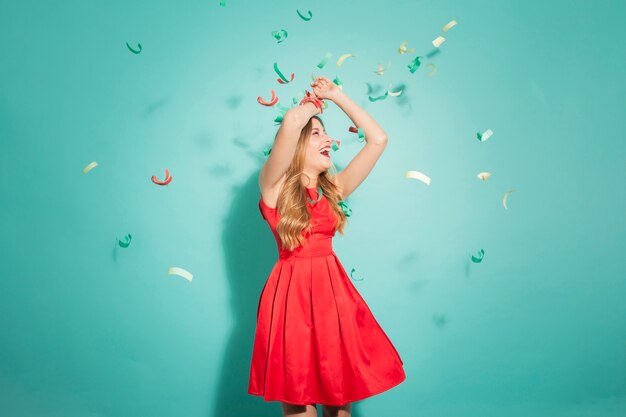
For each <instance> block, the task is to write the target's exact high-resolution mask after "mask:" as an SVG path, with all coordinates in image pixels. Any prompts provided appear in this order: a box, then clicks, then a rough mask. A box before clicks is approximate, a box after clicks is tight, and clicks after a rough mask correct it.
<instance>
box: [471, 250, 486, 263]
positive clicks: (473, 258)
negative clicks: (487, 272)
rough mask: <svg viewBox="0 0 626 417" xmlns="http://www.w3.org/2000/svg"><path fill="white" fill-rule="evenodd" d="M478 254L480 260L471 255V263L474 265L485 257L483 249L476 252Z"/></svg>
mask: <svg viewBox="0 0 626 417" xmlns="http://www.w3.org/2000/svg"><path fill="white" fill-rule="evenodd" d="M478 254H479V256H480V258H479V257H476V256H474V255H472V262H474V263H480V262H482V260H483V257H484V256H485V251H484V250H483V249H481V250H479V251H478Z"/></svg>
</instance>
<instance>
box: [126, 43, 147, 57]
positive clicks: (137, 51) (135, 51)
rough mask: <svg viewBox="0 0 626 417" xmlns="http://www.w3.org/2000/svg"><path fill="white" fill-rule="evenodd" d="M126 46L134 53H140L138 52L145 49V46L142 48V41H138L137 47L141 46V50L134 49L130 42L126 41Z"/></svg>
mask: <svg viewBox="0 0 626 417" xmlns="http://www.w3.org/2000/svg"><path fill="white" fill-rule="evenodd" d="M126 47H127V48H128V50H129V51H130V52H132V53H133V54H138V53H140V52H141V51H142V50H143V48H142V46H141V44H140V43H137V47H138V48H139V50H135V49H133V48H132V47H131V46H130V45H129V44H128V42H126Z"/></svg>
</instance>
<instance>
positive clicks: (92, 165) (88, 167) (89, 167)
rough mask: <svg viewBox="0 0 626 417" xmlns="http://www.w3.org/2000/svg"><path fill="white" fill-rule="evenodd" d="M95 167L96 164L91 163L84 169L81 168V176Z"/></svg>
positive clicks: (94, 162)
mask: <svg viewBox="0 0 626 417" xmlns="http://www.w3.org/2000/svg"><path fill="white" fill-rule="evenodd" d="M97 166H98V163H97V162H96V161H93V162H91V163H90V164H89V165H87V166H86V167H85V168H83V174H86V173H88V172H89V171H91V170H92V169H94V168H95V167H97Z"/></svg>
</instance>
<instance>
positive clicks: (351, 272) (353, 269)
mask: <svg viewBox="0 0 626 417" xmlns="http://www.w3.org/2000/svg"><path fill="white" fill-rule="evenodd" d="M354 271H356V269H355V268H352V271H350V279H351V280H353V281H363V278H361V279H354V278H353V277H352V274H354Z"/></svg>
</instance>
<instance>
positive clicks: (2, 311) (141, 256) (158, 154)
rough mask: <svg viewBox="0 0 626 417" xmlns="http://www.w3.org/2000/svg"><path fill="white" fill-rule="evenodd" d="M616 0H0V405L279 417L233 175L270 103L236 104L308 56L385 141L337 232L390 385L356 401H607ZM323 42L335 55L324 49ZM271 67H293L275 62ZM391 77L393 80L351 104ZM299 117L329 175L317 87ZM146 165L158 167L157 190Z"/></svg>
mask: <svg viewBox="0 0 626 417" xmlns="http://www.w3.org/2000/svg"><path fill="white" fill-rule="evenodd" d="M594 3H595V4H594ZM296 9H300V10H301V11H302V12H306V11H307V10H311V11H312V12H313V18H312V20H311V21H309V22H305V21H303V20H302V19H300V18H299V17H298V16H297V14H296ZM625 12H626V7H625V3H624V2H623V1H608V0H607V1H602V2H593V3H592V2H591V1H581V0H579V1H574V2H572V1H551V2H543V1H536V0H535V1H525V2H521V1H515V2H514V1H510V0H509V1H495V0H493V1H468V0H466V1H460V0H457V1H367V2H364V1H330V0H324V1H295V2H287V1H251V0H247V1H238V0H228V2H227V5H226V7H220V6H219V0H211V1H196V0H194V1H189V2H175V1H156V2H155V1H133V2H128V1H124V2H123V1H119V0H117V1H87V0H81V1H78V0H75V1H39V2H35V1H32V0H22V1H19V2H18V1H14V2H11V3H9V2H8V1H6V0H4V1H3V2H2V7H1V12H0V50H1V52H2V58H1V60H2V63H1V64H0V145H1V147H0V170H1V171H0V174H1V175H0V184H1V188H0V196H1V197H0V213H1V215H0V227H1V230H2V239H1V240H0V253H1V254H2V255H1V256H2V264H1V268H2V278H1V279H0V416H10V417H33V416H64V417H67V416H76V417H91V416H111V417H139V416H141V417H143V416H145V417H170V416H185V417H210V416H220V417H222V416H226V417H231V416H232V417H234V416H244V415H250V416H251V415H254V416H262V417H263V416H277V415H280V407H279V405H278V403H264V402H263V400H262V399H261V398H260V397H253V396H250V395H248V394H247V393H246V388H247V383H248V371H249V365H250V362H249V361H250V356H251V350H252V341H253V335H254V326H255V314H256V308H257V303H258V297H259V294H260V291H261V289H262V287H263V285H264V283H265V279H266V277H267V275H268V274H269V272H270V269H271V267H272V265H273V264H274V262H275V260H276V256H277V255H276V248H275V245H274V241H273V238H272V236H271V234H270V231H269V228H268V227H267V224H266V223H265V222H264V221H263V219H262V218H261V216H260V214H259V212H258V207H257V203H258V199H259V190H258V186H257V175H258V171H259V169H260V167H261V164H262V162H263V161H264V155H263V152H262V150H263V148H264V147H266V146H267V145H269V144H271V142H272V140H273V137H274V134H275V132H276V126H275V125H274V122H273V120H274V117H275V116H276V115H277V114H278V111H277V109H275V108H267V107H263V106H260V105H259V104H258V103H257V102H256V98H257V96H259V95H261V96H263V97H264V98H266V99H267V98H269V97H270V90H271V89H275V90H276V93H277V95H278V96H279V98H280V99H281V102H282V103H283V104H285V105H288V104H289V100H290V99H291V97H292V96H294V95H296V94H297V92H298V91H301V90H302V89H304V88H308V84H309V80H310V75H311V73H314V74H318V75H325V76H327V77H329V78H331V79H332V78H334V77H335V76H339V77H340V79H341V80H342V81H343V83H344V91H345V92H346V93H347V94H348V95H349V96H350V97H352V98H353V99H354V100H355V101H356V102H357V103H359V104H360V105H361V106H362V107H363V108H365V109H366V110H367V111H368V112H369V113H370V114H371V115H372V116H373V117H374V118H375V119H376V120H377V121H378V122H379V123H380V124H381V126H382V127H383V128H384V129H385V130H386V132H387V133H388V137H389V144H388V147H387V149H386V151H385V153H384V155H383V156H382V158H381V159H380V160H379V163H378V164H377V166H376V168H375V169H374V170H373V171H372V173H371V175H370V176H369V177H368V178H367V179H366V181H365V182H364V183H363V184H362V185H361V186H360V188H359V189H358V190H357V191H356V192H354V194H352V195H351V196H350V197H349V198H348V204H349V205H350V207H351V208H352V210H353V214H352V217H351V218H350V219H349V224H348V226H347V229H346V235H345V236H340V235H337V237H336V239H335V241H334V246H335V250H336V252H337V253H338V255H339V257H340V259H342V262H343V264H344V267H345V268H346V270H348V271H350V270H351V269H352V268H355V269H356V271H355V277H357V278H362V279H363V280H362V281H354V284H355V286H356V287H357V289H358V290H359V292H361V294H362V295H363V297H364V298H365V300H366V301H367V302H368V304H369V306H370V308H371V309H372V312H373V313H374V314H375V316H376V318H377V319H378V321H379V322H380V324H381V325H382V327H383V328H384V329H385V331H386V332H387V334H388V335H389V337H390V338H391V340H392V341H393V343H394V345H395V346H396V348H397V349H398V351H399V353H400V355H401V356H402V358H403V360H404V363H405V370H406V373H407V380H406V381H405V382H404V383H402V384H401V385H399V386H398V387H396V388H394V389H392V390H390V391H387V392H385V393H383V394H381V395H379V396H376V397H372V398H369V399H366V400H364V401H361V402H358V403H356V404H355V405H354V408H353V410H354V413H353V415H354V416H359V417H374V416H401V417H404V416H406V417H412V416H424V417H431V416H432V417H435V416H436V417H444V416H451V417H452V416H454V417H475V416H481V417H486V416H498V417H501V416H506V417H517V416H519V417H527V416H535V417H539V416H541V417H543V416H546V417H547V416H549V417H560V416H562V417H577V416H603V417H605V416H611V417H612V416H623V415H626V314H625V313H626V308H625V302H624V298H625V297H624V296H625V294H626V260H625V257H624V253H625V246H626V245H625V232H626V225H625V220H624V213H625V212H626V197H625V193H624V184H623V183H624V179H625V178H626V176H625V169H624V165H625V164H624V160H625V158H624V157H625V156H626V152H625V150H626V145H625V144H624V140H625V137H624V133H623V132H624V131H625V128H626V126H625V116H626V115H625V114H624V109H625V108H626V106H625V104H626V103H625V101H626V100H625V99H624V97H625V95H626V83H625V78H624V74H625V70H624V69H625V64H626V57H625V50H624V46H623V39H624V37H625V35H626V31H625V29H624V25H623V16H624V13H625ZM451 19H456V20H457V21H458V25H457V26H456V27H454V28H452V29H451V30H450V31H449V32H447V33H445V34H444V33H442V32H441V28H442V26H443V25H444V24H445V23H447V22H448V21H449V20H451ZM278 29H285V30H287V32H288V38H287V39H286V40H285V41H284V42H282V43H280V44H278V43H277V41H276V40H275V39H274V38H273V37H272V36H271V32H272V31H273V30H278ZM439 35H444V36H445V37H446V38H447V40H446V42H445V43H443V44H442V45H441V47H440V51H441V52H440V53H439V54H437V55H435V56H433V57H432V58H430V59H426V58H425V59H424V60H423V61H422V67H420V68H419V69H418V70H417V71H416V72H415V73H414V74H411V73H410V72H409V70H408V68H407V64H408V63H409V62H410V61H411V60H412V59H413V57H414V56H415V55H416V54H405V55H400V54H398V53H397V48H398V47H399V45H400V43H401V42H402V41H405V40H406V41H408V42H409V44H408V46H409V48H415V49H416V50H417V54H419V55H425V54H426V53H428V52H429V51H430V50H431V49H432V45H431V44H430V42H431V41H432V40H433V39H434V38H436V37H437V36H439ZM126 42H129V44H131V45H135V46H136V44H137V43H138V42H139V43H141V44H142V47H143V50H142V52H141V53H140V54H133V53H131V52H130V51H129V50H128V49H127V47H126ZM327 51H329V52H331V53H332V54H333V58H332V59H331V61H330V62H329V63H328V64H327V66H326V67H325V68H323V69H321V70H320V69H318V68H317V67H316V65H317V64H318V63H319V61H320V60H321V58H322V57H323V56H324V53H326V52H327ZM344 53H353V54H354V55H356V57H355V58H349V59H347V60H346V61H345V63H344V65H343V66H342V67H340V68H339V67H337V66H336V65H335V61H336V60H337V58H338V57H339V56H340V55H342V54H344ZM388 61H391V63H392V65H391V68H390V69H389V70H388V71H387V72H386V73H385V74H384V75H382V76H379V75H376V74H374V71H375V70H376V66H377V64H378V63H387V62H388ZM274 62H278V65H279V68H280V69H281V70H282V71H283V72H284V73H285V74H286V75H289V74H291V72H294V73H295V74H296V78H295V80H294V82H293V83H291V84H287V85H280V84H278V83H277V82H276V78H277V75H276V74H275V73H274V70H273V68H272V65H273V63H274ZM429 62H432V63H433V64H435V65H436V68H437V73H436V74H435V75H434V76H433V77H428V75H427V74H428V72H429V68H425V65H426V63H429ZM368 84H369V86H368ZM388 84H392V89H393V90H395V89H397V88H399V87H398V86H403V87H404V92H403V94H402V95H401V96H400V97H389V98H387V99H386V100H381V101H377V102H369V101H368V99H367V96H368V93H370V94H372V95H379V94H382V93H383V92H384V90H385V88H387V86H388ZM322 117H323V118H324V121H325V122H326V125H327V129H328V132H329V134H330V135H331V136H332V137H334V138H336V139H340V140H342V147H341V149H340V150H339V151H337V152H336V153H334V155H333V159H334V161H335V162H336V165H337V167H338V168H339V169H341V168H342V167H345V165H346V164H347V163H348V162H349V161H350V159H351V158H352V157H353V156H354V155H355V154H356V153H357V152H358V150H359V149H360V147H361V146H362V145H360V144H359V143H357V142H356V141H355V140H354V135H353V134H351V133H349V132H348V131H347V129H348V126H349V125H350V124H351V123H350V120H349V119H348V118H347V117H346V116H345V115H344V114H343V113H342V112H341V111H340V110H339V109H338V108H337V107H336V106H335V105H333V104H330V107H329V108H328V110H326V111H325V112H324V114H323V116H322ZM487 129H492V131H493V132H494V134H493V136H492V137H491V138H490V139H488V140H487V141H485V142H479V141H478V140H477V139H476V133H477V132H479V131H480V132H482V131H485V130H487ZM91 161H97V162H98V164H99V165H98V166H97V167H96V168H94V169H93V170H92V171H91V172H89V173H88V174H83V173H82V169H83V167H85V166H86V165H87V164H89V163H90V162H91ZM165 168H168V169H169V170H170V173H171V174H172V177H173V180H172V182H171V184H170V185H168V186H167V187H160V186H157V185H155V184H153V183H152V182H151V181H150V177H151V176H152V175H156V176H158V177H159V178H163V176H164V170H165ZM407 170H417V171H421V172H424V173H426V174H428V175H429V176H430V177H431V179H432V182H431V184H430V186H427V185H425V184H423V183H421V182H419V181H416V180H412V179H405V178H404V173H405V172H406V171H407ZM481 171H490V172H492V174H493V175H492V177H491V178H489V179H488V180H487V181H486V182H483V181H480V180H479V179H477V178H476V175H477V174H478V173H479V172H481ZM510 189H516V190H517V191H515V192H513V193H511V195H510V196H509V200H508V207H509V208H508V210H507V209H505V208H504V207H503V205H502V198H503V195H504V193H505V192H506V191H508V190H510ZM128 233H130V234H131V235H132V243H131V245H130V246H129V247H128V248H121V247H119V246H118V245H117V243H116V238H123V236H124V235H126V234H128ZM480 249H484V251H485V255H484V259H483V261H482V262H481V263H473V262H471V261H470V254H476V253H477V252H478V251H479V250H480ZM170 266H179V267H182V268H185V269H187V270H188V271H190V272H191V273H193V281H192V282H188V281H187V280H185V279H183V278H180V277H177V276H173V275H168V274H167V268H168V267H170Z"/></svg>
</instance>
